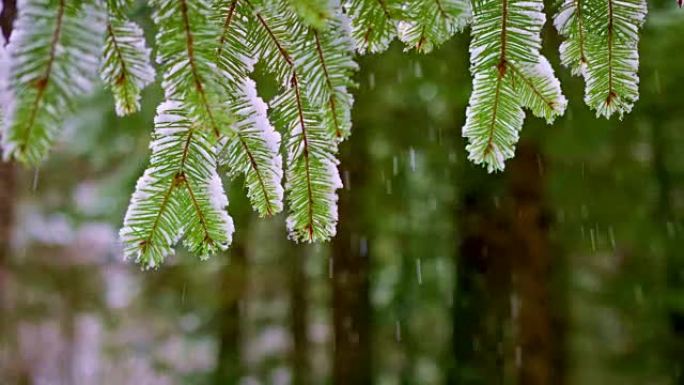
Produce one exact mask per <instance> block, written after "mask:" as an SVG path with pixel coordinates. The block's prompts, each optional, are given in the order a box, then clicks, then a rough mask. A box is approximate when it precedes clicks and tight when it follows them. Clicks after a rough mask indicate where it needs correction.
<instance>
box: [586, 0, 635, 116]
mask: <svg viewBox="0 0 684 385" xmlns="http://www.w3.org/2000/svg"><path fill="white" fill-rule="evenodd" d="M586 17H587V23H588V28H587V37H586V41H587V60H588V65H587V70H586V73H585V81H586V85H585V92H584V94H585V95H584V100H585V102H586V103H587V105H588V106H589V107H591V108H592V109H595V110H596V115H597V116H605V117H606V118H609V117H610V116H611V115H613V114H614V113H617V114H618V115H619V116H620V118H622V116H623V115H624V114H625V113H628V112H630V111H631V110H632V107H633V106H634V102H636V100H637V99H639V77H638V74H637V71H638V67H639V53H638V43H639V28H640V27H641V26H642V25H643V22H644V19H645V17H646V2H645V0H604V1H595V2H591V3H590V4H589V6H588V9H587V16H586Z"/></svg>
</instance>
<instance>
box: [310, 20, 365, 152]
mask: <svg viewBox="0 0 684 385" xmlns="http://www.w3.org/2000/svg"><path fill="white" fill-rule="evenodd" d="M344 17H345V16H344V15H342V14H339V18H333V19H331V20H330V22H329V24H328V26H327V28H326V29H325V30H323V31H317V30H314V29H311V30H310V31H309V32H308V34H307V36H306V38H307V40H308V41H311V40H313V43H309V45H308V46H313V47H314V48H315V54H312V52H309V51H305V52H303V53H302V54H301V55H299V56H300V58H299V59H298V60H297V67H298V68H299V72H300V73H302V74H304V75H306V82H307V94H308V96H309V98H310V99H311V102H312V103H314V104H316V105H319V106H321V107H322V108H323V111H324V112H323V122H322V123H323V125H324V126H325V127H327V128H328V130H329V131H330V132H331V134H332V135H334V136H335V137H336V138H339V139H340V140H342V139H345V138H347V137H348V136H349V135H350V133H351V108H352V104H353V103H354V98H353V96H352V95H351V94H350V93H349V91H348V90H347V88H348V87H350V86H354V82H353V81H352V75H353V72H354V71H356V70H357V69H358V66H357V64H356V63H355V62H354V59H353V52H354V51H353V42H352V41H351V38H350V36H349V33H348V31H345V30H344V24H345V22H344V21H343V18H344Z"/></svg>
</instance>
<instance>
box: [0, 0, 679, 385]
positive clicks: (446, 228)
mask: <svg viewBox="0 0 684 385" xmlns="http://www.w3.org/2000/svg"><path fill="white" fill-rule="evenodd" d="M12 4H13V1H11V0H5V5H6V6H5V11H4V13H3V14H2V15H1V19H2V25H3V27H4V32H5V33H7V32H8V31H9V29H8V27H9V25H10V21H11V19H12V17H13V12H12V10H13V7H12ZM549 6H550V7H551V6H552V5H551V4H549ZM649 8H650V13H649V16H648V22H647V23H646V26H645V28H644V31H643V34H642V40H641V45H640V52H641V55H640V56H641V62H642V63H641V69H640V75H641V85H640V90H641V100H639V102H638V103H637V105H636V107H635V109H634V111H633V112H632V113H631V114H629V115H626V116H625V117H624V119H623V120H618V119H615V118H614V119H612V120H609V121H608V120H605V119H596V118H595V117H594V114H593V113H592V112H591V111H589V110H588V108H587V107H586V106H585V105H584V104H583V102H582V93H583V82H582V80H581V79H579V78H572V77H571V76H570V74H569V71H567V70H566V69H561V68H560V66H559V65H558V54H557V47H558V44H559V38H558V36H557V34H556V33H555V31H553V30H552V29H551V28H550V27H549V26H548V25H547V29H546V30H545V32H544V34H545V36H544V38H545V40H544V45H545V53H546V55H547V57H549V58H550V60H551V61H552V62H553V64H554V67H555V69H556V71H557V74H558V76H559V77H560V78H561V80H562V86H563V90H564V92H565V94H566V95H567V96H568V98H569V99H570V104H569V107H568V111H567V112H566V115H565V116H564V117H563V118H561V119H559V120H558V121H557V122H556V123H555V124H554V125H550V126H549V125H546V124H545V123H544V122H542V121H541V120H539V119H535V118H532V117H528V119H527V120H526V122H525V126H524V130H523V132H522V139H521V141H520V144H519V146H518V149H517V154H516V157H515V159H514V160H512V161H510V162H509V163H508V166H507V169H506V171H505V172H504V173H500V174H494V175H489V174H487V173H486V172H485V170H483V169H482V168H480V167H476V166H473V165H472V164H471V163H469V162H468V161H466V159H465V151H464V145H465V144H464V141H463V139H462V138H461V135H460V129H461V127H462V125H463V122H464V119H465V108H466V105H467V100H468V96H469V93H470V89H471V85H470V84H471V79H470V75H469V73H468V52H467V34H462V35H459V36H457V37H456V38H454V39H452V41H451V42H449V43H448V44H446V45H445V46H443V47H441V48H440V49H438V50H437V51H436V52H434V53H433V54H430V55H427V56H420V55H416V54H413V53H404V52H403V47H401V46H400V45H399V44H398V43H395V44H394V45H393V46H392V47H391V49H390V50H389V51H388V52H386V53H383V54H381V55H373V56H367V57H363V58H359V62H360V65H361V71H360V72H359V73H358V74H357V76H356V81H357V82H358V88H356V89H355V91H354V94H355V98H356V104H355V107H354V111H353V120H354V129H353V132H354V133H353V135H352V137H351V139H350V140H349V141H348V142H346V143H344V144H343V145H342V146H341V161H342V163H341V166H340V169H341V173H342V176H343V181H344V184H345V188H344V189H343V190H341V191H340V224H339V227H338V228H339V230H338V233H339V234H338V236H337V237H336V238H335V239H334V240H333V241H332V242H330V243H325V244H318V245H298V244H294V243H291V242H289V241H288V240H287V239H286V231H285V228H284V218H283V216H282V215H281V216H277V217H275V218H272V219H258V218H257V217H256V216H255V215H254V213H253V212H252V211H251V209H250V208H249V206H248V202H247V201H246V199H245V196H244V195H245V194H244V190H243V188H242V187H241V185H242V181H240V180H236V181H232V182H228V181H227V186H228V188H229V190H230V194H229V195H230V212H231V214H232V215H233V217H234V219H235V221H236V227H237V232H236V237H235V241H234V243H233V246H232V247H231V248H230V250H229V251H228V252H226V253H224V254H221V255H217V256H215V257H213V258H211V259H210V260H207V261H199V260H197V259H195V258H193V257H191V256H188V255H187V254H186V253H185V252H183V251H182V250H179V251H178V253H177V254H176V255H175V256H174V257H172V258H170V259H169V260H167V261H166V263H165V264H164V265H163V266H162V267H161V268H159V269H158V270H154V271H141V270H140V268H139V267H138V266H136V265H134V264H132V263H127V262H124V261H122V257H121V250H120V248H119V245H118V243H117V242H118V241H117V232H118V227H119V226H120V224H121V221H122V218H123V215H124V212H125V209H126V206H127V203H128V199H129V196H130V194H131V192H132V191H133V186H134V183H135V181H136V179H137V177H138V176H139V175H140V174H141V173H142V171H143V169H144V167H145V165H146V162H147V157H148V156H149V150H148V148H147V145H148V142H149V133H150V130H151V127H152V120H153V115H154V111H155V107H156V105H157V104H158V103H159V102H160V100H161V96H162V95H161V91H160V89H159V88H158V86H155V87H151V88H150V89H148V90H147V91H146V92H145V94H144V102H143V105H144V106H143V109H142V112H141V113H139V114H137V115H134V116H132V117H128V118H123V119H119V118H117V117H116V116H115V114H114V110H113V101H112V100H111V97H110V96H109V95H108V94H107V92H104V91H98V92H97V93H95V94H94V95H92V96H91V97H89V98H86V99H84V100H82V102H81V104H80V106H79V108H78V111H79V112H78V114H76V115H74V116H73V117H71V118H69V120H68V122H67V124H66V128H65V130H64V134H63V135H62V137H61V139H60V141H59V143H58V145H57V146H56V147H55V149H54V150H53V151H52V154H51V156H50V158H49V159H48V160H46V161H45V162H44V163H43V164H42V165H41V166H40V167H39V168H36V169H26V168H22V167H19V166H17V165H14V164H11V163H4V164H2V165H1V166H0V310H1V313H0V333H1V334H0V384H3V385H5V384H7V385H15V384H16V385H19V384H21V385H91V384H92V385H122V384H139V385H172V384H196V385H210V384H211V385H232V384H240V385H257V384H273V385H285V384H294V385H304V384H336V385H366V384H379V385H392V384H402V385H403V384H406V385H408V384H420V385H431V384H485V385H496V384H524V385H538V384H539V385H541V384H554V385H564V384H568V385H571V384H572V385H593V384H597V385H630V384H634V385H637V384H638V385H647V384H650V385H660V384H684V252H683V250H684V228H683V224H684V221H683V220H684V156H682V152H683V151H684V113H683V112H684V70H683V68H682V67H683V66H684V10H678V9H677V7H676V4H675V1H674V0H667V1H656V0H653V1H649ZM135 19H136V20H137V21H139V22H140V23H142V24H143V25H144V26H145V28H146V32H147V33H148V41H150V42H151V41H152V37H153V34H154V30H153V26H152V25H151V23H150V21H149V10H148V8H147V7H146V6H144V5H143V4H142V2H140V5H139V6H138V7H137V8H136V13H135ZM256 71H257V72H258V73H259V74H260V75H259V78H260V82H259V91H260V93H261V95H262V96H263V97H264V98H265V99H267V100H268V99H269V98H270V97H272V96H273V95H274V94H275V82H274V80H273V79H272V78H270V77H269V76H268V74H267V73H266V71H264V69H263V68H257V70H256Z"/></svg>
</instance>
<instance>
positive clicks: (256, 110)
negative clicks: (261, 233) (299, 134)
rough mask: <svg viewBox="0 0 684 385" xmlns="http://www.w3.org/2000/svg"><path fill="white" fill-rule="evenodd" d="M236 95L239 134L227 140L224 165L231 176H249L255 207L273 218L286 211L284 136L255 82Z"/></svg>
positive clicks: (222, 155)
mask: <svg viewBox="0 0 684 385" xmlns="http://www.w3.org/2000/svg"><path fill="white" fill-rule="evenodd" d="M236 95H237V96H238V99H237V100H235V101H233V102H232V103H233V104H232V106H233V107H232V110H233V114H234V116H235V117H236V122H235V124H234V129H235V131H236V134H235V135H230V136H228V137H226V138H225V139H224V140H223V142H224V143H222V148H223V149H222V151H221V152H220V157H219V159H220V163H221V164H226V165H228V167H229V169H230V172H229V176H230V177H235V176H237V175H238V174H244V175H245V186H246V187H247V196H248V197H249V199H250V201H251V202H252V207H254V208H255V209H256V210H257V211H258V212H259V214H260V215H261V216H271V215H274V214H276V213H279V212H280V211H282V209H283V203H282V201H283V188H282V186H281V180H282V178H283V166H282V158H281V157H280V153H279V150H280V134H278V133H277V132H276V131H275V129H274V128H273V126H271V123H270V122H269V120H268V116H267V114H266V110H267V106H266V103H264V102H263V101H262V100H261V98H259V97H258V96H257V92H256V84H255V83H254V81H253V80H251V79H246V80H244V83H243V84H242V86H241V87H240V89H239V90H238V93H237V94H236Z"/></svg>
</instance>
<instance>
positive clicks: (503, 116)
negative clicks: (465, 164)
mask: <svg viewBox="0 0 684 385" xmlns="http://www.w3.org/2000/svg"><path fill="white" fill-rule="evenodd" d="M542 8H543V4H542V1H541V0H534V1H526V0H502V1H499V0H481V1H478V2H476V3H475V4H474V19H473V24H472V35H473V38H472V41H471V44H470V55H471V59H470V60H471V67H470V70H471V72H472V73H473V76H474V79H473V93H472V95H471V98H470V105H469V106H468V109H467V111H466V115H467V117H466V124H465V126H464V127H463V136H464V137H466V138H468V145H467V147H466V149H467V150H468V152H469V156H468V158H469V159H470V160H472V161H473V162H475V163H477V164H484V165H485V166H486V167H487V169H488V171H489V172H492V171H497V170H503V168H504V161H505V160H506V159H508V158H511V157H513V155H514V152H515V144H516V143H517V141H518V137H519V134H518V132H519V131H520V129H521V128H522V124H523V121H524V117H525V114H524V112H523V110H522V108H521V107H527V108H529V109H531V110H532V113H533V114H534V115H537V116H539V117H544V118H545V119H546V120H547V122H549V123H551V122H553V120H554V119H555V117H557V116H559V115H562V114H563V112H564V111H565V107H566V105H567V101H566V99H565V97H564V96H563V95H562V93H561V90H560V83H559V82H558V80H557V79H556V78H555V76H554V74H553V70H552V69H551V66H550V65H549V63H548V61H547V60H546V59H545V58H544V57H543V56H541V54H540V53H539V50H540V48H541V37H540V34H541V28H542V26H543V25H544V21H545V17H544V14H543V13H542Z"/></svg>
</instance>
